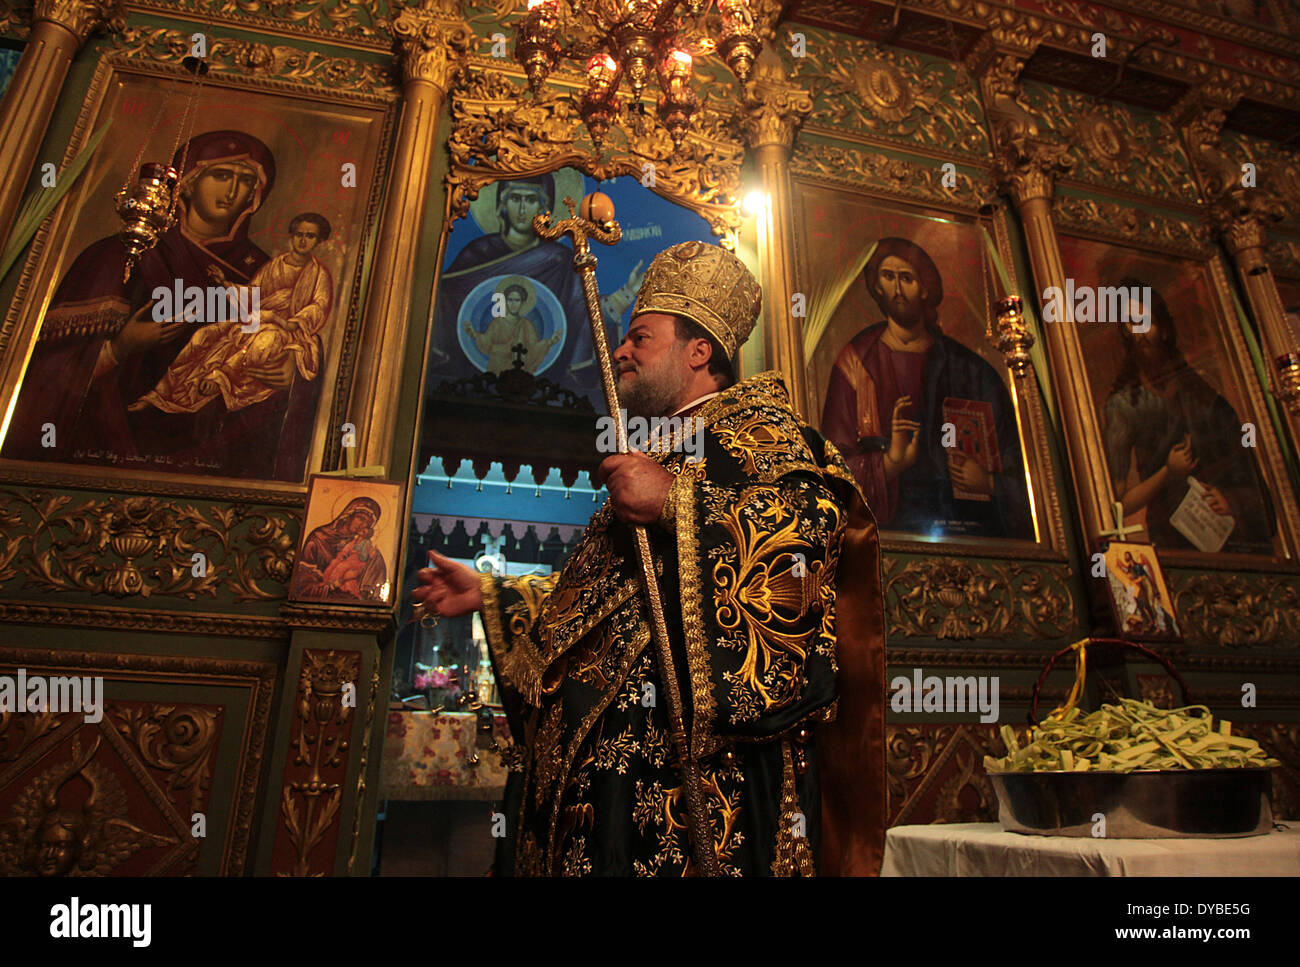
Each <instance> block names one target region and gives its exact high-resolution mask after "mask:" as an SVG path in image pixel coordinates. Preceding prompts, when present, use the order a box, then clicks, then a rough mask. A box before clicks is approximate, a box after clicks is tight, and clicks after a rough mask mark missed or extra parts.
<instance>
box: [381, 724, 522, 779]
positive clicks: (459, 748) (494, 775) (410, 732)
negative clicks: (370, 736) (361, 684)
mask: <svg viewBox="0 0 1300 967" xmlns="http://www.w3.org/2000/svg"><path fill="white" fill-rule="evenodd" d="M474 719H475V716H474V714H473V713H471V712H438V713H434V712H414V711H410V710H409V709H391V710H389V713H388V729H387V731H386V733H385V735H384V764H383V773H382V780H381V785H382V788H381V795H382V796H383V797H384V798H386V799H399V800H400V799H496V798H498V797H500V796H501V795H502V794H503V792H504V790H505V784H506V769H505V766H504V765H502V763H501V757H500V756H499V755H498V754H497V753H495V752H492V751H491V750H489V749H476V748H475V741H474V740H475V730H474ZM492 719H493V722H492V732H493V737H494V738H495V739H496V741H497V744H498V745H499V746H500V747H501V748H505V747H506V746H508V745H509V744H510V729H509V727H508V726H507V725H506V717H505V716H504V715H502V714H495V715H493V716H492ZM476 754H477V764H475V755H476Z"/></svg>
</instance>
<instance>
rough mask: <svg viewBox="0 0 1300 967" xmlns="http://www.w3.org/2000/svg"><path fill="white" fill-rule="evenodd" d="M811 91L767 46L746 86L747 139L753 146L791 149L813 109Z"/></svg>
mask: <svg viewBox="0 0 1300 967" xmlns="http://www.w3.org/2000/svg"><path fill="white" fill-rule="evenodd" d="M812 108H813V102H812V97H811V96H810V95H809V93H808V91H806V90H804V89H803V88H801V87H799V86H798V85H797V84H792V83H791V82H790V80H789V75H788V71H787V70H786V69H785V65H784V63H783V62H782V60H781V58H780V57H779V56H777V55H776V53H775V51H773V50H772V49H771V48H764V50H763V53H762V54H760V55H759V58H758V60H757V61H756V62H755V65H754V77H753V80H752V81H751V82H750V84H749V85H748V87H747V88H746V94H745V100H744V103H743V105H742V109H743V110H744V112H745V135H746V141H747V143H748V144H749V146H750V147H751V148H761V147H763V146H765V145H769V144H771V145H777V146H779V147H781V148H784V149H785V151H786V152H787V154H788V152H789V151H790V149H791V148H792V147H793V146H794V136H795V133H796V132H797V131H798V130H799V127H800V125H802V124H803V122H804V119H805V118H806V117H807V116H808V115H809V114H810V113H811V112H812Z"/></svg>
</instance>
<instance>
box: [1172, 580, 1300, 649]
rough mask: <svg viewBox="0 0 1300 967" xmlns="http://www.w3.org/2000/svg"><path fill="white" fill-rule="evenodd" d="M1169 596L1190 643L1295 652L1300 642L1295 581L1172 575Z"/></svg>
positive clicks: (1298, 591) (1299, 600)
mask: <svg viewBox="0 0 1300 967" xmlns="http://www.w3.org/2000/svg"><path fill="white" fill-rule="evenodd" d="M1170 591H1171V593H1172V594H1173V598H1174V608H1175V609H1176V611H1177V613H1178V619H1179V622H1180V623H1181V625H1182V629H1183V635H1184V637H1185V638H1186V640H1187V641H1188V642H1189V643H1193V644H1198V645H1210V646H1214V647H1219V648H1242V647H1273V648H1295V647H1296V644H1297V642H1298V641H1300V577H1297V576H1296V575H1282V574H1259V573H1248V572H1247V573H1233V572H1207V573H1204V574H1187V573H1182V572H1171V573H1170Z"/></svg>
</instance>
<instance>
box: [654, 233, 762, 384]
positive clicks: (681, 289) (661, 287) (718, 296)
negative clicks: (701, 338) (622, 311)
mask: <svg viewBox="0 0 1300 967" xmlns="http://www.w3.org/2000/svg"><path fill="white" fill-rule="evenodd" d="M762 305H763V290H762V289H761V288H760V287H759V284H758V281H757V280H756V279H755V278H754V276H753V275H751V274H750V271H749V269H747V268H745V265H744V263H743V262H741V261H740V259H738V258H736V256H734V255H732V254H731V253H730V252H728V251H727V250H726V249H724V248H720V247H718V246H717V245H709V244H708V243H707V242H679V243H678V244H677V245H674V246H673V247H672V248H666V249H664V250H663V251H662V252H660V253H659V254H658V255H656V256H655V258H654V261H653V262H651V263H650V268H649V269H647V270H646V274H645V281H644V282H642V283H641V291H640V292H638V293H637V297H636V305H634V306H633V307H632V318H633V319H635V318H636V317H637V316H639V315H641V314H642V313H645V312H666V313H669V314H670V315H674V316H683V317H685V318H687V319H690V320H692V321H694V322H698V323H699V324H700V325H701V326H703V327H704V328H705V329H707V330H708V332H709V334H710V335H711V336H713V338H714V339H716V340H717V341H718V344H719V345H720V346H721V347H722V349H723V351H724V352H725V353H726V354H727V358H728V359H730V358H731V357H732V356H734V355H736V349H737V348H739V347H740V345H741V344H742V343H744V341H745V340H746V339H748V338H749V334H750V333H751V332H753V331H754V324H755V323H756V322H757V321H758V311H759V309H760V308H761V307H762Z"/></svg>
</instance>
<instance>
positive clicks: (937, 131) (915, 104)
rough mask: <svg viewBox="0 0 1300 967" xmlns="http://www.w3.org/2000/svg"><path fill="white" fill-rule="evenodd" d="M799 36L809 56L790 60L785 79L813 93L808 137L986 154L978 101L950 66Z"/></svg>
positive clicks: (825, 36)
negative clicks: (850, 138)
mask: <svg viewBox="0 0 1300 967" xmlns="http://www.w3.org/2000/svg"><path fill="white" fill-rule="evenodd" d="M800 32H801V33H803V34H805V35H806V36H807V45H808V55H807V56H806V57H793V58H790V59H789V60H790V63H791V64H792V65H793V70H792V73H791V78H790V79H791V81H792V82H793V83H795V84H798V85H799V86H800V87H802V88H805V89H806V90H808V91H810V92H812V100H813V107H812V113H811V115H810V116H809V118H808V121H807V130H809V131H810V132H811V131H816V132H818V133H820V134H824V135H827V136H839V135H843V134H850V135H856V136H857V137H860V138H869V139H871V140H872V141H875V142H878V143H879V142H893V143H907V144H910V145H913V146H920V147H925V148H928V149H930V150H933V151H938V152H941V153H943V154H945V155H949V154H953V153H960V154H969V155H977V156H981V157H983V156H985V155H987V153H988V138H987V137H986V135H985V133H984V129H983V125H982V123H981V119H982V112H981V110H980V107H979V102H978V99H977V97H976V96H975V92H974V91H973V90H972V89H971V88H970V86H969V85H968V84H965V83H962V82H961V80H960V78H959V76H958V73H957V68H956V65H954V64H952V63H950V62H948V61H945V60H941V59H938V58H934V57H925V56H922V55H920V54H913V53H909V52H906V51H902V50H898V49H896V48H887V47H882V46H878V45H876V44H873V43H871V42H869V41H864V40H859V39H858V38H855V37H846V36H844V35H843V34H832V33H830V32H829V31H823V30H818V29H816V28H808V27H800Z"/></svg>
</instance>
